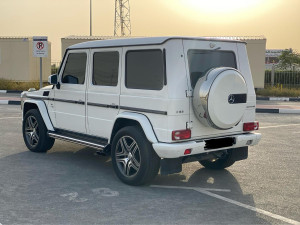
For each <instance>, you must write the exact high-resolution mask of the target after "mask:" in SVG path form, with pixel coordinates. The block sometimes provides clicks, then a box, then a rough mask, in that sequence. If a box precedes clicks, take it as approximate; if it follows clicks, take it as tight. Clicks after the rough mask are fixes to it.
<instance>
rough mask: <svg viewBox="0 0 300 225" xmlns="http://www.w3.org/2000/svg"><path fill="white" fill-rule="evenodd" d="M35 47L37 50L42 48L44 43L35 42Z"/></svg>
mask: <svg viewBox="0 0 300 225" xmlns="http://www.w3.org/2000/svg"><path fill="white" fill-rule="evenodd" d="M36 47H37V49H38V50H42V49H43V48H44V43H43V42H41V41H39V42H38V43H36Z"/></svg>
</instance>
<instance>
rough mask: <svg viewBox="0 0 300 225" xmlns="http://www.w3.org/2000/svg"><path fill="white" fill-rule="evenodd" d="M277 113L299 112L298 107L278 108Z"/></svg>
mask: <svg viewBox="0 0 300 225" xmlns="http://www.w3.org/2000/svg"><path fill="white" fill-rule="evenodd" d="M279 113H289V114H290V113H295V114H298V113H300V109H279Z"/></svg>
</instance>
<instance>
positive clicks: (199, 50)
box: [183, 40, 241, 139]
mask: <svg viewBox="0 0 300 225" xmlns="http://www.w3.org/2000/svg"><path fill="white" fill-rule="evenodd" d="M183 45H184V56H185V57H186V71H187V74H188V80H189V82H188V85H189V89H190V90H191V92H192V93H193V89H194V87H195V85H196V83H197V81H198V79H199V78H201V77H203V76H205V74H206V73H207V72H208V71H209V70H210V69H212V68H216V67H233V68H236V69H239V68H238V61H237V57H238V52H237V45H236V43H231V42H214V41H203V40H202V41H200V40H199V41H197V40H184V41H183ZM189 102H190V103H189V105H190V121H192V126H193V129H192V138H193V139H198V138H206V137H214V136H221V135H228V134H233V133H237V132H240V131H241V127H240V125H238V126H236V127H234V128H231V129H229V130H217V129H214V128H211V127H205V126H204V125H203V124H201V123H200V121H199V120H198V119H197V117H196V116H195V114H194V109H193V105H192V104H193V103H192V97H191V98H190V101H189Z"/></svg>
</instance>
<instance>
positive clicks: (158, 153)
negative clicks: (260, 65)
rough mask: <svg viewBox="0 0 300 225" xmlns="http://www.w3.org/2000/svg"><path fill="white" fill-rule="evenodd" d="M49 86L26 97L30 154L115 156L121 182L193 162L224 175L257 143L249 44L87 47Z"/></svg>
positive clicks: (181, 40) (165, 40)
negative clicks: (59, 145)
mask: <svg viewBox="0 0 300 225" xmlns="http://www.w3.org/2000/svg"><path fill="white" fill-rule="evenodd" d="M49 83H50V84H52V85H51V86H48V87H45V88H42V89H40V90H38V91H32V92H23V94H22V109H23V136H24V141H25V144H26V146H27V147H28V148H29V150H31V151H33V152H46V151H47V150H49V149H50V148H51V147H52V146H53V144H54V140H55V139H56V138H57V139H62V140H66V141H70V142H74V143H78V144H82V145H85V146H89V147H93V148H96V149H99V150H100V151H101V153H103V154H111V157H112V164H113V168H114V170H115V173H116V174H117V176H118V177H119V178H120V179H121V180H122V181H123V182H125V183H127V184H131V185H141V184H144V183H146V182H149V181H150V180H151V179H153V178H154V177H155V176H156V175H157V173H158V171H159V169H160V173H161V174H171V173H178V172H180V171H181V170H182V163H186V162H192V161H199V162H200V164H202V165H203V166H204V167H206V168H209V169H223V168H225V167H228V166H231V165H232V164H233V163H234V162H235V161H238V160H243V159H246V158H247V156H248V146H250V145H256V144H257V143H258V142H259V140H260V138H261V135H260V134H259V133H254V132H253V131H255V130H257V129H258V122H256V121H255V106H256V96H255V92H254V87H253V82H252V76H251V72H250V68H249V63H248V57H247V52H246V46H245V43H243V42H239V41H231V40H230V41H229V40H224V39H209V38H190V37H153V38H133V39H122V40H121V39H118V40H104V41H91V42H85V43H81V44H76V45H73V46H71V47H69V48H68V49H67V50H66V53H65V55H64V58H63V60H62V63H61V67H60V69H59V72H58V74H57V75H52V76H50V77H49Z"/></svg>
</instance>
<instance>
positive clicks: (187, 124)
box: [186, 121, 193, 129]
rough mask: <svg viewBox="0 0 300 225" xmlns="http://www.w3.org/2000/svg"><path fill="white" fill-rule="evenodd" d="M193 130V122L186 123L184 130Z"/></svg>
mask: <svg viewBox="0 0 300 225" xmlns="http://www.w3.org/2000/svg"><path fill="white" fill-rule="evenodd" d="M192 128H193V121H190V122H186V129H192Z"/></svg>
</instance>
